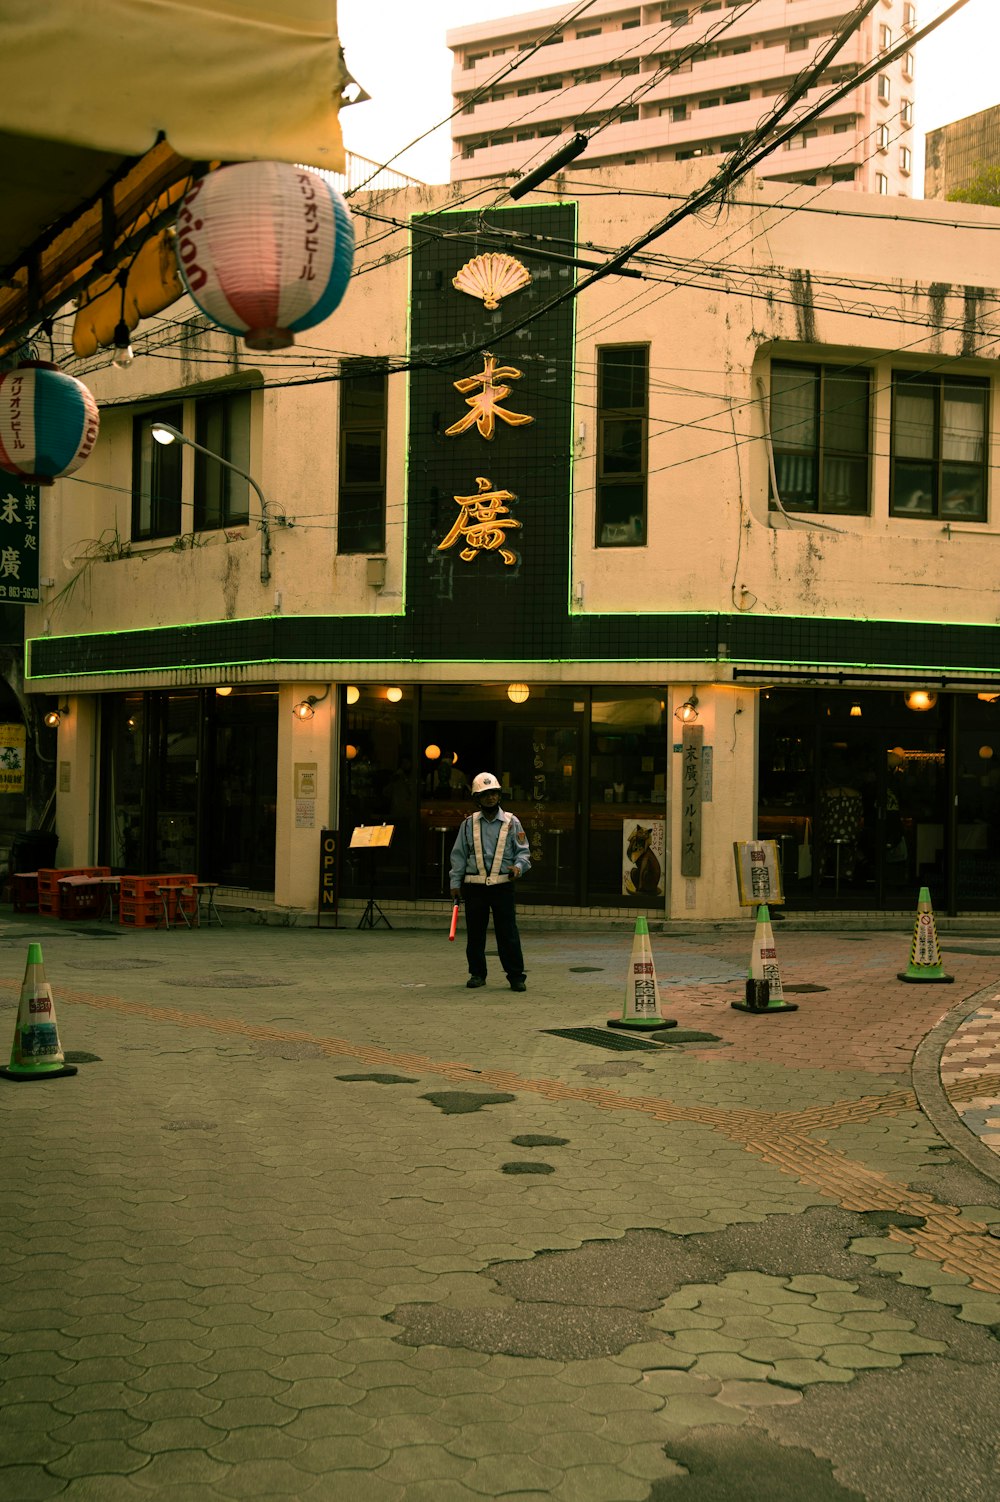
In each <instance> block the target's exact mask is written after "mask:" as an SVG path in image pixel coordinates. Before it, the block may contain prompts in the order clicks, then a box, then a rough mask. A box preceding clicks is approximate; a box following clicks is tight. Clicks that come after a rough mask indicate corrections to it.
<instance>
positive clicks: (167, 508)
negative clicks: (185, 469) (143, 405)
mask: <svg viewBox="0 0 1000 1502" xmlns="http://www.w3.org/2000/svg"><path fill="white" fill-rule="evenodd" d="M154 422H165V423H169V424H170V426H171V427H172V428H176V429H177V430H178V432H183V430H184V408H183V407H182V406H181V405H180V404H179V403H178V404H177V405H175V406H170V407H156V408H151V409H148V410H147V411H145V412H141V413H139V415H138V416H137V417H135V418H133V420H132V539H133V541H134V542H148V541H150V540H151V539H152V538H156V537H176V536H177V535H178V533H179V532H180V530H181V454H182V451H183V450H182V445H181V444H179V443H167V444H164V443H157V441H156V439H155V438H154V437H153V424H154Z"/></svg>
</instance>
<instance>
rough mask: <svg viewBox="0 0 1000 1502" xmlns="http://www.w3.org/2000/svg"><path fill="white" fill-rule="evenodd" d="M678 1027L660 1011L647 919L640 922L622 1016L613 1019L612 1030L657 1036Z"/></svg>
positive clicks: (637, 924) (634, 942)
mask: <svg viewBox="0 0 1000 1502" xmlns="http://www.w3.org/2000/svg"><path fill="white" fill-rule="evenodd" d="M676 1026H677V1021H676V1019H675V1018H673V1017H664V1016H663V1014H662V1013H661V1011H660V988H659V986H658V985H657V984H656V969H655V967H654V965H653V951H652V949H651V948H650V945H649V924H648V923H647V922H646V920H645V918H643V917H639V918H636V920H635V937H634V938H633V940H632V957H631V959H630V960H629V965H628V976H627V978H626V981H625V1002H624V1005H623V1007H622V1014H621V1016H620V1017H609V1018H608V1027H621V1028H626V1029H630V1030H631V1029H633V1028H634V1029H638V1030H642V1031H644V1032H653V1031H655V1030H656V1029H657V1028H665V1027H676Z"/></svg>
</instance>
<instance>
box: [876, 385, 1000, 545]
mask: <svg viewBox="0 0 1000 1502" xmlns="http://www.w3.org/2000/svg"><path fill="white" fill-rule="evenodd" d="M906 383H912V384H913V385H920V386H923V387H928V388H933V390H934V393H935V399H934V423H933V429H932V432H933V440H934V448H933V455H932V457H931V458H930V459H927V460H924V461H915V460H914V456H912V455H899V454H897V452H896V443H897V439H898V437H899V433H898V428H897V421H898V419H897V406H898V401H897V399H898V395H899V392H900V389H901V387H902V386H903V385H904V384H906ZM956 389H964V390H973V391H978V392H981V393H982V415H983V425H982V456H981V458H980V459H979V460H978V461H972V460H956V459H946V458H945V457H944V456H943V454H942V447H943V444H942V437H943V424H942V408H943V402H944V399H945V394H946V393H947V392H948V391H949V390H956ZM992 395H993V391H992V383H991V381H990V379H989V377H988V376H966V375H944V374H942V373H941V372H939V371H923V370H894V371H893V372H892V414H891V422H890V432H889V515H890V516H893V517H901V518H903V519H905V520H911V521H939V522H940V521H955V522H969V523H971V524H973V525H979V526H985V525H986V523H987V522H988V521H989V512H990V466H989V444H990V406H991V398H992ZM908 459H909V460H910V462H925V463H927V464H929V465H930V467H931V468H932V469H933V472H934V473H933V494H932V497H931V499H932V507H931V509H930V510H929V511H914V510H912V509H907V508H906V507H904V506H903V505H902V503H897V499H896V492H897V485H898V470H897V465H898V464H900V463H905V462H906V461H907V460H908ZM946 465H950V466H951V467H952V468H953V469H954V468H958V469H960V470H967V471H969V472H973V471H975V472H976V473H977V474H978V476H979V483H980V486H981V493H982V498H983V499H982V511H981V514H980V515H978V516H977V515H974V514H973V513H972V512H971V511H962V510H959V509H956V508H954V507H949V506H948V504H947V502H946V501H944V500H943V499H942V497H943V491H944V469H945V466H946Z"/></svg>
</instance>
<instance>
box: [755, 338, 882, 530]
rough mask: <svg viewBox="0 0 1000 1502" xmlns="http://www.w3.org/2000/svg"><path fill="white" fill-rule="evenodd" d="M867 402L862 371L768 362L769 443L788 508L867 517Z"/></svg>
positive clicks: (866, 383) (867, 387) (866, 384)
mask: <svg viewBox="0 0 1000 1502" xmlns="http://www.w3.org/2000/svg"><path fill="white" fill-rule="evenodd" d="M869 399H870V377H869V373H868V371H867V370H856V369H851V368H844V367H841V366H836V365H797V364H792V363H791V362H787V363H786V362H784V361H775V362H774V364H773V365H772V366H771V413H770V416H771V448H772V452H773V455H774V473H775V477H776V479H777V489H778V499H779V500H780V501H781V504H782V506H783V507H784V508H785V510H786V511H820V512H823V511H825V512H839V513H840V514H841V515H851V516H865V515H867V513H868V493H869V492H868V444H869V420H868V406H869ZM773 498H774V497H773V484H772V500H773Z"/></svg>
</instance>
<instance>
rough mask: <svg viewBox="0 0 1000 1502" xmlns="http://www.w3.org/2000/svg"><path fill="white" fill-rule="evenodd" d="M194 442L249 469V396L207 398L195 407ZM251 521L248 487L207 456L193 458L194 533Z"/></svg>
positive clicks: (237, 476) (240, 479)
mask: <svg viewBox="0 0 1000 1502" xmlns="http://www.w3.org/2000/svg"><path fill="white" fill-rule="evenodd" d="M195 442H196V443H200V444H201V445H202V446H203V447H204V448H207V449H210V450H211V451H212V453H213V454H218V456H219V458H220V459H225V460H227V461H228V462H229V463H230V464H235V465H236V466H237V468H239V469H249V468H250V393H249V391H238V392H235V393H230V394H227V395H225V396H213V397H206V398H204V399H203V400H201V401H199V402H198V403H197V404H196V406H195ZM249 520H250V487H249V485H248V484H247V482H246V480H244V479H243V477H242V475H238V474H235V473H234V472H233V470H231V469H227V468H226V466H225V465H224V464H216V462H215V460H214V459H212V458H210V457H209V456H208V455H207V454H199V453H196V454H195V458H194V526H195V531H196V532H201V531H208V530H210V529H211V528H213V527H232V526H237V525H239V524H241V523H245V522H248V521H249Z"/></svg>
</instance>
